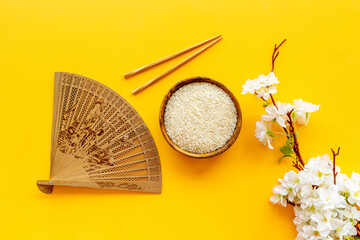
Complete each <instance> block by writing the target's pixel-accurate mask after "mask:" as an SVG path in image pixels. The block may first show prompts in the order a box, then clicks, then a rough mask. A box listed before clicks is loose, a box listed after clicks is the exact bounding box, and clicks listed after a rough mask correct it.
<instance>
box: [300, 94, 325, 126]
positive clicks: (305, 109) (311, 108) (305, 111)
mask: <svg viewBox="0 0 360 240" xmlns="http://www.w3.org/2000/svg"><path fill="white" fill-rule="evenodd" d="M319 107H320V105H315V104H312V103H308V102H304V101H303V100H301V99H297V100H294V109H295V110H294V113H295V121H296V122H297V123H299V124H300V125H304V124H305V125H306V124H308V122H309V117H310V113H312V112H315V111H317V110H319Z"/></svg>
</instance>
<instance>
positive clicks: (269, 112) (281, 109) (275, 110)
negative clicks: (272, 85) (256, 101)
mask: <svg viewBox="0 0 360 240" xmlns="http://www.w3.org/2000/svg"><path fill="white" fill-rule="evenodd" d="M292 109H293V106H292V105H291V104H290V103H281V102H279V101H277V102H276V106H274V105H269V106H267V107H266V108H265V111H266V114H264V115H262V116H261V120H263V121H276V122H277V123H278V124H279V125H280V126H281V127H286V120H288V117H287V113H288V112H290V111H291V110H292Z"/></svg>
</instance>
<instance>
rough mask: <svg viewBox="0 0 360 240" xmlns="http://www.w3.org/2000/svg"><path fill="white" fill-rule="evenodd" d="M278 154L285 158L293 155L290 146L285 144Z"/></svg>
mask: <svg viewBox="0 0 360 240" xmlns="http://www.w3.org/2000/svg"><path fill="white" fill-rule="evenodd" d="M280 152H281V153H282V154H284V156H286V155H291V154H292V153H293V150H292V147H291V146H290V144H288V143H287V142H286V144H285V145H284V146H282V147H281V148H280Z"/></svg>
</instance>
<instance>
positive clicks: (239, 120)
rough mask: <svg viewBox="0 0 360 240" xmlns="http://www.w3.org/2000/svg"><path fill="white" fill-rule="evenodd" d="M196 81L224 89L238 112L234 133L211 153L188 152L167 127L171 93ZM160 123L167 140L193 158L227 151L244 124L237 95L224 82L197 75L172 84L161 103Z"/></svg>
mask: <svg viewBox="0 0 360 240" xmlns="http://www.w3.org/2000/svg"><path fill="white" fill-rule="evenodd" d="M194 82H208V83H212V84H214V85H216V86H218V87H220V88H221V89H222V90H224V91H225V92H226V93H227V94H228V95H229V96H230V98H231V100H232V101H233V103H234V105H235V109H236V112H237V123H236V127H235V130H234V133H233V134H232V135H231V137H230V138H229V140H228V141H227V142H226V143H225V144H224V145H223V146H222V147H220V148H218V149H216V150H215V151H212V152H209V153H193V152H188V151H186V150H184V149H182V148H180V147H179V146H177V145H176V144H175V143H174V142H173V141H172V140H171V139H170V137H169V136H168V134H167V132H166V129H165V123H164V113H165V108H166V105H167V102H168V101H169V99H170V97H171V95H172V94H173V93H174V92H176V91H177V90H178V89H179V88H181V87H183V86H185V85H187V84H190V83H194ZM159 123H160V129H161V133H162V135H163V136H164V138H165V140H166V142H167V143H168V144H169V145H170V146H171V147H172V148H173V149H175V150H176V151H177V152H179V153H182V154H184V155H186V156H188V157H193V158H210V157H215V156H217V155H219V154H221V153H223V152H225V151H226V150H228V149H229V148H230V147H231V146H232V145H233V144H234V142H235V141H236V139H237V138H238V136H239V134H240V130H241V125H242V114H241V108H240V104H239V102H238V101H237V99H236V97H235V95H234V94H233V93H232V92H231V91H230V90H229V89H228V88H227V87H226V86H225V85H224V84H222V83H221V82H218V81H216V80H214V79H211V78H208V77H202V76H196V77H190V78H186V79H184V80H181V81H180V82H178V83H176V84H175V85H174V86H172V87H171V88H170V90H169V91H168V92H167V94H166V95H165V97H164V99H163V101H162V103H161V106H160V113H159Z"/></svg>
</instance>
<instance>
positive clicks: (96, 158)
mask: <svg viewBox="0 0 360 240" xmlns="http://www.w3.org/2000/svg"><path fill="white" fill-rule="evenodd" d="M37 185H38V188H39V189H40V191H42V192H44V193H51V192H52V190H53V186H54V185H63V186H74V187H91V188H108V189H118V190H128V191H141V192H157V193H159V192H161V167H160V159H159V155H158V152H157V149H156V146H155V143H154V140H153V138H152V136H151V134H150V132H149V129H148V128H147V127H146V125H145V123H144V121H143V120H142V119H141V117H140V115H139V114H138V113H137V112H136V111H135V109H134V108H133V107H132V106H131V105H130V104H129V103H128V102H127V101H125V99H124V98H122V97H121V96H120V95H119V94H117V93H116V92H114V91H113V90H111V89H110V88H108V87H106V86H104V85H103V84H101V83H98V82H96V81H94V80H92V79H89V78H86V77H83V76H80V75H76V74H72V73H64V72H61V73H56V74H55V92H54V115H53V130H52V147H51V171H50V180H48V181H44V180H41V181H37Z"/></svg>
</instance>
